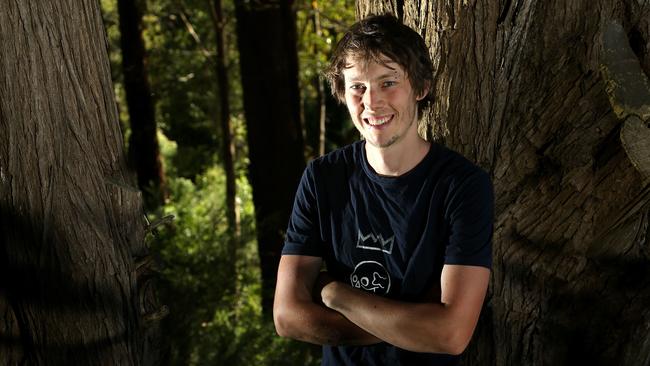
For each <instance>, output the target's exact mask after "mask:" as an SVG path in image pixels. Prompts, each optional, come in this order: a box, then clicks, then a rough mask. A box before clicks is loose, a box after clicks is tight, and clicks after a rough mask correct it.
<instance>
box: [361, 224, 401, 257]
mask: <svg viewBox="0 0 650 366" xmlns="http://www.w3.org/2000/svg"><path fill="white" fill-rule="evenodd" d="M394 242H395V235H393V236H391V237H390V238H388V239H384V237H383V236H382V235H381V234H376V235H375V234H373V233H370V234H368V235H364V234H363V233H362V232H361V230H359V234H358V236H357V248H362V249H369V250H381V251H382V252H384V253H388V254H391V253H392V252H393V244H394Z"/></svg>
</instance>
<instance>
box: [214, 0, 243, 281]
mask: <svg viewBox="0 0 650 366" xmlns="http://www.w3.org/2000/svg"><path fill="white" fill-rule="evenodd" d="M212 4H213V9H212V10H213V20H214V28H215V38H216V43H217V57H216V59H217V60H216V61H217V62H216V64H217V67H216V69H217V84H218V86H219V124H220V127H221V144H222V146H221V160H222V161H223V170H224V171H225V173H226V217H227V218H228V229H229V235H228V239H229V244H228V248H229V250H228V251H229V257H230V258H231V262H232V265H233V268H232V269H234V270H236V267H237V266H236V263H237V247H238V246H239V237H240V231H241V230H240V222H239V210H238V209H237V202H236V198H237V177H236V175H235V164H234V160H235V144H234V142H233V138H232V129H231V127H230V101H229V98H228V97H229V92H230V86H229V82H228V70H227V68H226V60H227V55H226V51H225V49H226V47H225V43H226V34H225V32H224V26H225V19H224V16H223V7H222V4H221V0H214V2H213V3H212ZM232 273H233V276H234V275H235V274H236V272H235V271H233V272H232ZM234 282H235V281H233V283H234Z"/></svg>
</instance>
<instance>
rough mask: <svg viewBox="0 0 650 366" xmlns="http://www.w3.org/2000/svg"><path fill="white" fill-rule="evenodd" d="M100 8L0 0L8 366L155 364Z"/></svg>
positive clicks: (2, 261) (2, 327)
mask: <svg viewBox="0 0 650 366" xmlns="http://www.w3.org/2000/svg"><path fill="white" fill-rule="evenodd" d="M101 19H102V18H101V14H100V10H99V3H97V2H87V1H74V0H63V1H38V2H35V1H30V2H26V1H5V2H2V3H1V4H0V364H3V365H150V364H154V363H156V360H155V357H154V355H153V354H146V353H145V352H146V350H150V348H149V344H147V343H146V342H148V341H150V340H151V339H152V338H150V337H151V336H152V334H151V333H150V332H149V331H148V330H147V329H146V323H147V322H146V320H145V318H149V319H153V318H155V316H156V314H148V315H147V317H145V318H143V317H141V313H142V312H146V311H148V306H149V303H147V302H146V301H144V300H145V299H148V294H151V290H152V287H150V285H151V282H149V281H143V278H138V274H141V273H144V272H146V269H147V264H146V262H139V263H140V264H141V265H140V266H139V267H137V266H136V259H139V258H146V254H147V250H146V247H145V246H144V234H145V223H144V222H143V212H142V198H141V195H140V193H139V191H138V190H137V189H135V188H131V184H132V183H133V182H131V181H132V179H131V177H130V176H129V174H127V168H126V165H125V159H124V154H123V150H122V149H123V140H122V134H121V132H120V129H119V122H118V116H117V108H116V104H115V99H114V96H113V88H112V83H111V77H110V70H109V63H108V54H107V47H108V45H107V41H106V35H105V31H104V27H103V24H102V20H101ZM138 279H139V280H140V281H136V280H138ZM139 294H141V295H142V296H139Z"/></svg>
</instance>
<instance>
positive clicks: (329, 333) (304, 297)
mask: <svg viewBox="0 0 650 366" xmlns="http://www.w3.org/2000/svg"><path fill="white" fill-rule="evenodd" d="M321 265H322V258H319V257H309V256H300V255H284V256H282V259H281V260H280V267H279V269H278V282H277V286H276V291H275V302H274V304H273V318H274V321H275V328H276V330H277V332H278V334H279V335H280V336H283V337H289V338H294V339H297V340H301V341H305V342H311V343H316V344H329V345H369V344H374V343H378V342H381V341H384V342H387V343H390V344H392V345H395V346H397V347H400V348H403V349H406V350H410V351H414V352H430V353H447V354H460V353H462V352H463V350H464V349H465V348H466V347H467V344H468V343H469V341H470V339H471V337H472V333H473V332H474V328H475V327H476V323H477V321H478V317H479V314H480V312H481V307H482V305H483V300H484V298H485V293H486V291H487V286H488V280H489V276H490V270H489V269H487V268H484V267H478V266H462V265H445V266H444V267H443V269H442V275H441V278H440V288H441V297H440V300H439V301H434V300H431V301H430V302H420V303H410V302H402V301H397V300H391V299H388V298H384V297H381V296H377V295H374V294H371V293H368V292H365V291H362V290H358V289H355V288H353V287H351V286H348V285H347V284H344V283H342V282H336V281H323V279H322V277H319V271H320V268H321ZM314 292H316V294H314ZM314 298H316V299H318V298H321V299H322V304H320V303H319V301H317V300H314Z"/></svg>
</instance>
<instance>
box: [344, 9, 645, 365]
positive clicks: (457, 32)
mask: <svg viewBox="0 0 650 366" xmlns="http://www.w3.org/2000/svg"><path fill="white" fill-rule="evenodd" d="M357 10H358V15H359V16H365V15H366V14H369V13H371V12H372V13H380V12H385V11H388V12H391V13H394V14H396V15H398V16H399V17H401V18H403V20H404V22H405V23H406V24H408V25H410V26H411V27H413V28H414V29H416V30H418V31H419V32H421V34H422V35H423V36H424V38H425V40H426V41H427V42H428V44H429V46H430V47H431V54H432V55H433V59H434V69H435V70H436V71H435V75H434V77H435V90H436V95H437V96H438V97H437V101H436V103H435V105H434V106H433V107H432V109H431V111H430V112H429V113H428V115H426V116H425V117H426V118H425V119H426V121H427V122H428V123H427V124H424V126H422V127H423V128H422V129H421V131H424V132H425V134H426V135H427V136H428V137H431V138H434V139H437V140H439V141H441V142H443V143H445V144H446V145H447V146H449V147H451V148H453V149H455V150H457V151H459V152H461V153H463V154H464V155H465V156H467V157H468V158H470V159H471V160H473V161H475V162H477V163H478V164H480V165H481V166H482V167H484V168H485V169H486V170H488V171H489V172H490V173H491V174H492V178H493V181H494V185H495V194H496V222H495V233H494V251H493V254H494V266H493V274H492V280H491V286H490V291H489V296H488V301H487V303H486V307H485V308H484V310H483V314H482V318H481V322H480V327H479V329H478V330H477V332H476V334H475V337H474V340H473V342H472V344H471V345H470V347H469V349H468V350H467V351H466V352H465V364H466V365H572V364H589V365H614V364H615V365H648V364H650V338H648V331H649V329H650V266H649V264H650V263H649V261H650V238H649V237H650V229H649V227H650V225H649V219H650V213H649V207H650V186H649V182H650V181H649V180H648V177H647V176H645V177H644V176H643V175H642V173H643V172H648V166H647V164H648V158H647V155H646V156H643V154H642V153H641V154H640V153H639V151H649V150H647V149H648V144H649V141H650V130H649V129H648V127H647V124H648V120H649V118H650V89H649V88H648V82H647V77H646V75H647V74H648V72H650V61H649V58H648V57H647V50H648V40H649V39H650V38H649V37H650V27H649V26H648V24H649V23H648V18H647V14H648V11H650V4H648V5H645V8H643V7H642V5H640V3H639V2H637V1H632V0H628V1H614V0H596V1H593V0H575V1H570V2H566V1H539V0H514V1H511V0H506V1H497V2H491V1H476V0H470V1H463V2H460V1H454V2H450V1H447V2H440V1H433V0H422V1H397V2H393V1H387V0H385V1H367V0H359V1H358V8H357ZM611 21H616V22H618V23H620V24H622V25H623V27H624V29H625V31H623V32H621V33H620V34H619V35H620V36H621V37H622V38H623V40H622V41H621V37H619V38H617V39H618V41H614V42H613V43H611V44H610V46H607V45H605V46H603V37H604V38H607V37H609V36H612V35H613V34H614V33H616V32H615V31H613V30H612V29H613V28H611V27H610V26H609V24H610V22H611ZM625 34H627V35H628V37H629V41H628V39H627V37H625ZM617 47H618V48H617ZM630 47H631V50H630ZM625 50H627V51H629V52H627V51H625ZM623 51H625V52H627V53H625V52H623ZM632 51H633V52H634V53H632ZM630 54H631V55H632V56H631V57H628V56H629V55H630ZM635 54H636V56H635ZM639 61H640V64H641V66H642V67H643V68H644V70H645V74H644V72H643V71H641V68H640V67H639ZM618 66H620V69H619V71H620V72H622V74H617V71H616V68H617V67H618ZM635 70H636V71H635ZM601 71H602V72H601ZM621 75H623V76H621ZM626 83H631V84H635V83H636V84H635V85H636V86H635V85H631V86H629V85H627V84H626ZM637 84H638V85H637ZM635 88H637V89H635ZM633 89H634V90H636V92H635V93H631V92H629V91H630V90H633ZM628 92H629V93H628ZM626 93H627V94H626ZM608 94H609V97H610V98H611V102H612V104H613V107H612V104H610V101H609V100H608ZM626 131H628V132H626ZM629 131H633V132H632V133H630V132H629ZM619 135H621V137H619ZM621 140H623V143H622V142H621ZM644 149H645V150H644ZM644 164H646V165H644Z"/></svg>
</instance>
